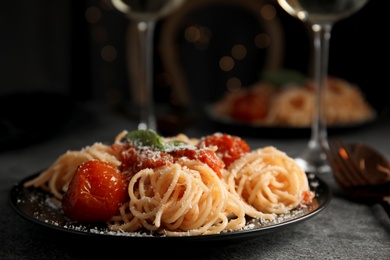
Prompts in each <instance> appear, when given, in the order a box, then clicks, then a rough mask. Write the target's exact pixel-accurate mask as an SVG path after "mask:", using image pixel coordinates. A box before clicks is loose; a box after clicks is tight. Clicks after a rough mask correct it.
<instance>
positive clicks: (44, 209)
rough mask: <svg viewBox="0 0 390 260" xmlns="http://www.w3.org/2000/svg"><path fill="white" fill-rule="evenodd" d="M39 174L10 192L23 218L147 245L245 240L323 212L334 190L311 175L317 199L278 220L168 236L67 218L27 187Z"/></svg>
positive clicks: (48, 196)
mask: <svg viewBox="0 0 390 260" xmlns="http://www.w3.org/2000/svg"><path fill="white" fill-rule="evenodd" d="M37 175H38V174H34V175H32V176H29V177H28V178H25V179H23V180H22V181H20V182H19V183H16V184H15V185H14V186H13V187H12V189H11V191H10V193H9V202H10V205H11V207H12V208H13V209H14V210H15V211H16V212H17V213H18V214H19V215H20V216H21V217H23V218H24V219H26V220H28V221H31V222H33V223H35V224H38V225H40V226H42V227H46V228H49V229H51V230H57V231H61V232H63V233H64V232H65V233H67V234H73V235H77V237H80V235H81V236H86V237H89V238H98V239H100V238H104V239H116V241H118V240H119V241H121V242H124V241H125V242H126V243H127V242H130V243H132V244H134V243H139V244H142V243H149V244H148V245H152V244H153V245H156V246H159V247H160V246H161V247H163V246H169V245H170V244H171V245H172V243H174V245H175V246H178V245H180V246H182V247H183V248H185V246H189V245H191V246H195V244H194V243H204V244H203V245H204V246H207V247H208V246H217V245H226V244H227V243H235V242H240V241H242V239H243V238H245V239H247V238H253V237H258V236H260V235H264V234H267V233H268V232H276V231H280V230H281V229H283V228H286V227H290V226H291V225H292V224H296V223H299V222H302V221H304V220H307V219H308V218H311V217H313V216H315V215H316V214H318V213H320V212H321V211H322V210H323V209H324V208H325V207H326V206H327V205H328V203H329V202H330V199H331V193H330V190H329V187H328V186H327V185H326V183H325V182H323V181H322V180H321V179H318V178H316V177H313V178H309V180H310V186H311V189H312V190H313V191H314V192H315V195H316V196H315V199H314V201H313V203H312V205H310V206H308V207H305V208H301V209H297V210H293V211H291V213H290V214H287V215H284V216H280V217H279V218H277V221H273V222H268V223H264V221H261V220H258V219H250V221H249V222H248V224H247V225H246V227H245V228H244V229H243V230H240V231H232V232H223V233H220V234H212V235H199V236H184V237H167V236H161V235H156V234H150V233H141V232H113V231H110V230H108V229H107V227H106V226H105V224H104V223H103V224H102V225H101V226H97V225H86V224H80V223H75V222H70V221H68V220H67V219H66V218H65V216H64V215H63V212H62V210H61V207H60V202H59V201H58V200H57V199H55V198H54V197H53V196H52V195H51V194H49V193H48V192H45V191H43V190H41V189H37V188H32V187H30V188H25V187H24V186H23V183H25V182H26V181H28V180H30V179H32V178H34V177H36V176H37Z"/></svg>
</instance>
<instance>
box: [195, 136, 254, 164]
mask: <svg viewBox="0 0 390 260" xmlns="http://www.w3.org/2000/svg"><path fill="white" fill-rule="evenodd" d="M198 146H199V147H203V146H206V147H208V146H216V147H217V148H218V149H217V151H216V154H217V156H218V157H219V158H220V159H221V160H222V161H223V162H224V163H225V165H226V167H228V166H229V165H230V164H231V163H232V162H234V161H235V160H237V159H239V158H241V157H242V156H243V155H244V154H245V153H248V152H250V150H251V149H250V147H249V145H248V143H247V142H246V141H244V140H243V139H241V138H240V137H238V136H232V135H228V134H222V133H214V134H212V135H209V136H205V137H203V138H202V139H201V140H200V142H199V144H198Z"/></svg>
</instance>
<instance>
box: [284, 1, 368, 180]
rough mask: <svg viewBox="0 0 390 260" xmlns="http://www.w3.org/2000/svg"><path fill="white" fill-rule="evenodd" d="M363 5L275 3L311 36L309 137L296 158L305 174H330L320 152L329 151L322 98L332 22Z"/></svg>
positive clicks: (359, 3) (356, 2)
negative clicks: (310, 114) (304, 26)
mask: <svg viewBox="0 0 390 260" xmlns="http://www.w3.org/2000/svg"><path fill="white" fill-rule="evenodd" d="M367 2H368V0H278V3H279V5H280V6H281V7H282V8H283V9H284V10H285V11H286V12H287V13H289V14H290V15H291V16H294V17H296V18H298V19H300V20H301V21H302V22H304V23H306V24H307V25H309V27H310V29H311V33H312V35H313V44H314V57H313V58H314V64H313V66H314V68H313V69H314V70H313V73H314V75H313V77H314V79H313V83H314V89H315V96H314V113H313V121H312V125H311V136H310V140H309V142H308V145H307V147H306V149H305V150H304V151H303V153H302V154H301V155H300V156H298V157H297V158H296V161H297V163H298V164H299V165H300V166H301V167H302V168H303V169H304V170H305V171H306V172H315V173H327V172H330V171H331V168H330V166H329V164H328V162H327V160H326V154H325V153H324V151H323V149H324V148H328V147H329V146H328V139H327V125H326V108H325V102H326V100H325V99H326V97H325V96H326V86H327V73H328V58H329V41H330V37H331V30H332V27H333V25H334V23H335V22H337V21H339V20H341V19H343V18H346V17H348V16H350V15H352V14H353V13H355V12H357V11H358V10H360V9H361V8H362V7H363V6H364V5H365V4H366V3H367Z"/></svg>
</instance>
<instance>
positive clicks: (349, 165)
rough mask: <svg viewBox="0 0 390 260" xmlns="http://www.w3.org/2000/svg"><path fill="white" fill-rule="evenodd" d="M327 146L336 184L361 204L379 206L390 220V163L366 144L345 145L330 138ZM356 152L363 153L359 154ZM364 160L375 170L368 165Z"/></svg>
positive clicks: (327, 153) (325, 150)
mask: <svg viewBox="0 0 390 260" xmlns="http://www.w3.org/2000/svg"><path fill="white" fill-rule="evenodd" d="M328 143H329V149H324V152H325V153H326V155H327V158H328V161H329V164H330V166H331V168H332V171H333V176H334V178H335V181H336V183H337V184H338V185H339V186H340V187H341V188H342V189H343V190H344V192H345V194H346V195H347V196H348V197H350V198H351V199H354V200H356V201H359V202H364V203H380V204H381V205H382V206H383V208H384V209H385V211H386V212H387V214H388V215H389V217H390V164H388V163H387V161H385V160H384V159H383V156H382V155H380V154H379V153H377V152H376V151H375V150H374V149H372V148H370V147H368V146H366V145H363V144H360V143H359V144H344V143H343V142H342V141H341V140H336V139H329V140H328ZM356 149H362V150H360V151H359V152H358V153H357V152H356ZM357 155H359V157H358V158H357ZM365 157H367V158H370V165H374V164H375V168H374V167H371V166H370V167H367V166H366V163H365ZM385 162H386V163H387V164H386V163H385Z"/></svg>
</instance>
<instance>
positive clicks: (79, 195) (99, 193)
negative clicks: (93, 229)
mask: <svg viewBox="0 0 390 260" xmlns="http://www.w3.org/2000/svg"><path fill="white" fill-rule="evenodd" d="M127 185H128V181H127V180H126V178H125V177H124V175H123V174H122V173H121V172H120V171H119V170H118V169H117V168H116V167H115V166H114V165H112V164H110V163H106V162H102V161H99V160H90V161H87V162H84V163H83V164H81V165H80V166H79V167H78V168H77V170H76V173H75V175H74V176H73V179H72V180H71V182H70V184H69V188H68V190H67V192H66V193H65V194H64V197H63V199H62V209H63V210H64V213H65V215H66V216H67V217H69V219H71V220H74V221H80V222H102V221H108V220H109V219H110V218H111V217H113V216H114V215H115V214H117V213H118V211H119V206H120V204H121V203H124V202H125V201H126V200H127V199H128V194H127Z"/></svg>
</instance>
